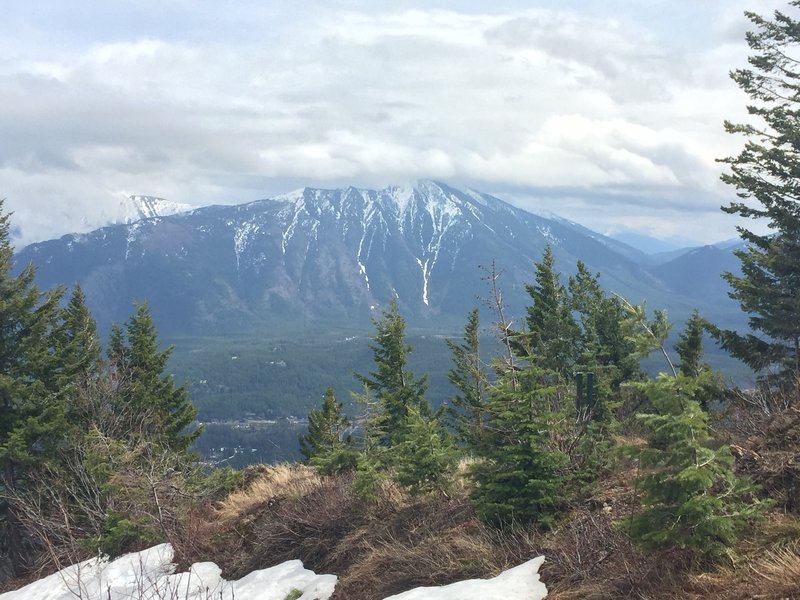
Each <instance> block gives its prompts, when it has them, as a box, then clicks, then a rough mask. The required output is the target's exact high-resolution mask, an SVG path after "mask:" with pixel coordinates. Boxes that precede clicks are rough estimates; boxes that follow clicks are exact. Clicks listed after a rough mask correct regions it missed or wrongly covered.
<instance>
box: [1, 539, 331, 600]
mask: <svg viewBox="0 0 800 600" xmlns="http://www.w3.org/2000/svg"><path fill="white" fill-rule="evenodd" d="M172 558H173V550H172V546H171V545H170V544H161V545H159V546H154V547H152V548H149V549H147V550H143V551H142V552H135V553H132V554H125V555H123V556H121V557H119V558H117V559H115V560H113V561H111V562H109V561H108V560H107V559H103V558H93V559H90V560H87V561H84V562H82V563H79V564H77V565H72V566H70V567H67V568H66V569H63V570H61V571H59V572H58V573H54V574H53V575H50V576H48V577H45V578H43V579H40V580H38V581H35V582H33V583H31V584H29V585H27V586H25V587H23V588H21V589H19V590H16V591H13V592H6V593H5V594H0V599H2V600H34V599H35V600H75V599H76V598H80V599H81V600H164V599H168V598H180V599H181V600H285V598H286V596H287V595H288V594H289V593H290V592H291V591H292V590H299V591H300V592H302V595H301V596H299V600H328V599H329V598H330V597H331V595H332V594H333V590H334V587H335V586H336V576H335V575H317V574H315V573H314V572H313V571H309V570H308V569H305V568H303V563H301V562H300V561H299V560H290V561H288V562H285V563H282V564H280V565H277V566H275V567H271V568H269V569H261V570H258V571H253V572H252V573H250V574H249V575H247V576H245V577H243V578H242V579H239V580H238V581H226V580H224V579H223V578H222V577H221V570H220V568H219V567H218V566H217V565H215V564H214V563H211V562H205V563H195V564H193V565H192V566H191V568H190V570H189V572H188V573H175V565H174V564H172Z"/></svg>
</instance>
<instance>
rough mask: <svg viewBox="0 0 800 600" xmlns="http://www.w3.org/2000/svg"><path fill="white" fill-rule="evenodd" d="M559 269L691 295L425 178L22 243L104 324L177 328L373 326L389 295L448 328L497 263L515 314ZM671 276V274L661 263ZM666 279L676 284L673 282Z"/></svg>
mask: <svg viewBox="0 0 800 600" xmlns="http://www.w3.org/2000/svg"><path fill="white" fill-rule="evenodd" d="M548 244H549V245H550V246H551V247H552V249H553V253H554V255H555V257H556V264H557V267H558V268H559V269H560V270H561V271H562V272H563V273H564V275H565V277H566V276H567V275H569V274H571V273H572V272H574V269H575V262H576V261H577V260H582V261H583V262H585V263H586V264H587V266H588V267H589V268H590V269H591V270H592V271H598V272H601V273H602V276H601V283H603V284H604V285H605V287H606V288H607V289H609V290H612V291H614V292H616V293H620V294H622V295H624V296H626V297H629V298H630V299H631V300H632V301H634V302H639V301H641V300H642V299H647V300H649V301H650V303H651V305H653V302H655V304H654V305H655V306H661V305H663V304H665V303H666V304H668V305H670V306H671V307H674V308H676V309H677V311H678V313H679V314H688V312H689V311H690V310H691V308H693V307H694V306H693V299H692V298H690V297H686V296H685V294H681V293H676V290H674V289H672V287H671V285H672V284H671V283H670V277H668V276H665V275H664V274H663V273H654V272H653V271H652V270H651V269H650V268H649V267H648V266H647V265H646V263H645V262H644V259H643V258H642V257H643V254H642V253H641V252H639V251H637V250H636V249H634V248H632V247H630V246H627V245H626V244H623V243H621V242H618V241H616V240H613V239H611V238H607V237H606V236H603V235H601V234H599V233H596V232H593V231H591V230H589V229H587V228H585V227H583V226H581V225H579V224H577V223H574V222H572V221H569V220H567V219H561V218H559V217H556V218H546V217H543V216H539V215H536V214H534V213H531V212H528V211H525V210H523V209H520V208H517V207H514V206H513V205H511V204H509V203H507V202H505V201H503V200H501V199H499V198H496V197H494V196H491V195H489V194H484V193H482V192H479V191H476V190H466V191H462V190H458V189H456V188H453V187H450V186H448V185H447V184H444V183H440V182H436V181H431V180H423V181H421V182H419V183H418V184H417V185H416V186H390V187H387V188H383V189H381V190H371V189H365V188H356V187H352V186H351V187H347V188H342V189H321V188H311V187H306V188H301V189H299V190H295V191H293V192H289V193H287V194H283V195H280V196H276V197H274V198H268V199H261V200H254V201H251V202H247V203H243V204H238V205H225V206H220V205H216V206H207V207H201V208H194V209H192V210H190V211H189V212H177V213H174V214H167V215H157V216H150V217H148V218H144V219H140V220H137V221H135V222H132V223H130V224H119V225H111V226H108V227H104V228H101V229H98V230H95V231H93V232H89V233H86V234H73V235H69V236H63V237H62V238H60V239H59V240H50V241H47V242H40V243H37V244H31V245H30V246H28V247H26V248H24V249H22V250H21V251H20V252H19V253H18V255H17V257H16V260H17V264H23V263H25V262H27V261H32V262H33V263H34V264H36V265H37V267H38V273H39V274H38V278H39V283H40V284H41V285H42V286H43V287H49V286H51V285H54V284H67V285H70V284H72V283H74V282H80V283H81V285H82V286H83V287H84V291H85V292H86V293H87V298H88V302H89V304H90V307H91V308H92V309H93V310H96V311H99V314H98V320H99V321H100V322H101V326H105V325H106V324H107V323H109V322H119V321H120V320H124V318H125V316H126V315H127V314H128V313H129V312H130V308H131V306H130V305H131V300H132V299H138V300H145V299H146V300H148V301H149V302H150V304H151V308H152V309H153V311H154V315H156V316H160V317H161V320H162V321H163V322H164V323H166V324H167V325H166V327H167V328H168V329H169V328H175V330H176V331H180V332H191V333H200V332H212V333H217V332H221V331H234V330H245V329H249V328H252V327H259V326H264V327H270V326H276V325H280V326H289V325H291V324H296V325H297V326H298V327H304V326H308V325H309V324H311V323H314V322H319V321H322V322H326V321H328V322H337V323H342V322H349V321H350V320H352V321H353V322H354V323H365V324H368V323H369V318H370V317H374V316H375V315H376V314H377V313H378V311H379V310H380V309H381V308H382V307H384V306H385V305H386V304H387V303H388V301H389V300H390V299H391V298H396V299H397V300H398V302H399V304H400V305H401V309H402V310H403V312H404V314H406V315H407V316H408V319H409V320H410V321H411V322H413V323H419V324H421V325H422V326H425V327H444V326H447V327H452V326H454V325H455V324H456V323H458V322H460V321H461V320H463V318H464V315H466V313H467V312H468V310H469V309H470V307H471V306H473V305H475V304H477V303H479V300H478V297H479V296H484V295H486V290H485V287H484V283H483V282H482V281H481V277H482V276H485V274H486V273H485V271H484V270H482V269H486V268H488V267H489V266H490V265H491V263H492V261H494V262H495V264H496V265H498V266H499V268H500V269H502V271H503V277H502V280H501V285H502V286H503V287H504V292H505V293H506V298H507V299H508V302H509V304H510V305H511V307H512V309H513V310H514V311H520V310H522V307H523V306H524V305H525V301H526V293H525V285H526V284H527V283H529V282H530V281H531V280H532V278H533V263H534V262H536V261H538V260H539V259H540V258H541V255H542V252H543V251H544V248H545V247H546V246H547V245H548ZM668 275H669V273H668ZM673 283H674V282H673Z"/></svg>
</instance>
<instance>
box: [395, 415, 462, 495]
mask: <svg viewBox="0 0 800 600" xmlns="http://www.w3.org/2000/svg"><path fill="white" fill-rule="evenodd" d="M457 458H458V453H457V451H456V449H455V447H454V446H453V444H452V441H451V440H450V438H449V436H447V434H446V432H445V430H444V427H442V424H441V423H440V422H439V419H437V418H436V417H428V418H424V417H423V416H422V415H421V414H420V412H419V409H417V408H416V407H410V408H409V410H408V422H407V425H406V433H405V435H404V437H403V439H402V441H401V442H400V443H398V444H397V446H395V447H394V448H393V449H392V462H393V465H394V468H395V471H396V473H397V481H398V483H399V484H400V485H402V486H403V487H405V488H407V489H408V490H409V491H410V492H411V493H412V494H420V493H424V492H429V491H433V490H437V489H442V488H443V487H444V486H445V484H446V482H447V479H448V475H449V474H450V473H451V472H452V469H453V466H454V465H455V463H456V461H457Z"/></svg>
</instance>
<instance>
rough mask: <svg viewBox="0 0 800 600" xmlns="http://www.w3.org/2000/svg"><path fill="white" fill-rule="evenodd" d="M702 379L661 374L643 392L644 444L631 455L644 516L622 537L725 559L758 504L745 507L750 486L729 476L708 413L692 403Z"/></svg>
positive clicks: (728, 462)
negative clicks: (639, 472)
mask: <svg viewBox="0 0 800 600" xmlns="http://www.w3.org/2000/svg"><path fill="white" fill-rule="evenodd" d="M702 383H703V381H702V377H700V378H698V377H686V376H684V375H678V376H676V377H669V376H667V375H665V374H662V375H661V376H659V378H658V379H657V380H655V381H651V382H648V383H647V384H646V385H645V386H644V391H645V393H646V395H647V397H648V398H649V400H650V402H651V403H652V406H653V408H654V410H655V411H656V412H655V413H653V414H646V415H640V418H641V419H642V421H643V422H644V423H645V424H646V425H647V426H648V427H649V428H650V429H651V432H652V434H651V439H650V442H649V444H648V447H647V448H646V449H644V450H639V449H634V453H639V457H640V461H641V467H642V468H643V470H644V471H645V473H646V474H645V475H644V476H643V477H641V478H640V479H639V481H638V486H639V487H640V489H642V490H643V491H644V497H643V499H642V504H643V505H644V510H643V511H642V512H641V513H639V514H638V515H636V516H635V517H634V518H632V519H631V522H630V532H631V534H632V535H633V536H634V537H635V538H637V539H638V540H640V541H641V542H642V543H643V544H644V545H645V546H647V547H680V548H691V549H694V550H696V551H698V552H699V553H701V554H702V555H705V556H707V557H710V558H714V557H719V556H722V555H724V554H726V553H727V552H728V551H729V549H730V548H731V547H732V546H733V544H734V542H735V541H736V537H737V534H738V532H739V530H740V529H741V528H742V526H743V525H745V524H746V523H747V522H748V521H750V520H752V519H753V518H754V517H755V516H757V515H758V513H759V511H760V510H761V509H762V508H763V506H762V505H758V504H754V503H752V502H750V499H749V495H750V494H751V493H752V491H753V488H752V486H750V485H749V483H748V482H747V481H746V480H745V479H741V478H739V477H737V476H736V475H735V473H734V471H733V457H732V456H731V453H730V450H729V449H728V447H727V446H722V447H720V448H717V449H714V447H713V446H712V445H711V435H710V430H709V427H708V415H707V413H706V412H705V411H704V410H702V409H701V408H700V406H699V404H698V402H697V399H696V397H697V394H698V393H702Z"/></svg>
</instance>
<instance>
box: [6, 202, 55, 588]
mask: <svg viewBox="0 0 800 600" xmlns="http://www.w3.org/2000/svg"><path fill="white" fill-rule="evenodd" d="M2 207H3V203H2V201H0V492H13V491H16V490H18V489H21V488H24V487H25V485H26V478H27V477H28V475H29V473H30V470H31V468H32V467H33V466H35V465H36V464H37V463H39V462H40V461H43V460H46V459H48V458H49V457H52V456H53V454H54V453H55V451H56V449H57V448H58V447H59V445H60V444H61V440H62V438H63V431H64V426H65V419H64V406H63V403H62V402H61V401H60V397H59V393H58V392H59V390H58V387H57V385H56V382H57V377H56V375H55V373H56V367H57V363H56V357H55V356H54V351H53V344H52V342H53V331H54V330H55V328H56V326H57V319H58V314H59V309H58V303H59V301H60V299H61V297H62V295H63V291H62V290H61V289H56V290H53V291H51V292H48V293H42V292H40V291H39V289H38V288H37V287H36V285H35V284H34V277H35V271H34V269H33V267H32V266H31V265H28V266H27V267H26V268H24V269H23V270H22V272H21V273H20V274H19V275H17V276H13V275H12V272H11V270H12V257H13V248H12V246H11V243H10V240H9V231H10V223H9V217H8V215H7V214H3V213H2ZM5 496H6V493H0V533H2V534H3V535H0V540H2V541H0V555H3V554H5V555H6V556H8V557H9V558H10V568H11V570H12V572H13V571H16V570H18V569H19V568H20V567H21V566H22V562H23V559H24V555H25V549H24V548H23V539H24V536H23V534H22V531H21V526H20V524H19V522H18V520H17V518H16V515H15V514H14V511H13V509H12V508H11V507H10V505H9V503H8V502H7V500H6V498H5ZM3 530H4V531H3Z"/></svg>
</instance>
